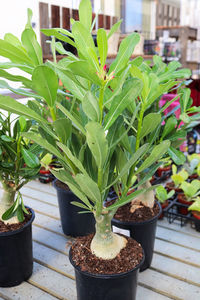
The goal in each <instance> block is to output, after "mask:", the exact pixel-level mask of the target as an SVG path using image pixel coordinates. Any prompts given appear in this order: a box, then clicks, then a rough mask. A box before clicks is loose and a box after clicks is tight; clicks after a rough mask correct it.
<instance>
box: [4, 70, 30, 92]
mask: <svg viewBox="0 0 200 300" xmlns="http://www.w3.org/2000/svg"><path fill="white" fill-rule="evenodd" d="M0 77H3V78H5V79H8V80H10V81H16V82H22V83H23V85H25V86H26V87H28V88H32V82H31V80H29V79H27V78H26V77H24V76H18V75H12V74H10V73H8V72H6V71H4V70H1V69H0Z"/></svg>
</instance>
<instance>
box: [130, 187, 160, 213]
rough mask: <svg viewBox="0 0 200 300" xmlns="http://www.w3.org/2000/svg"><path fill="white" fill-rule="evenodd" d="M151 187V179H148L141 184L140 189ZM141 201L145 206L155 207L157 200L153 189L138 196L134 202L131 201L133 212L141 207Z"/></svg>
mask: <svg viewBox="0 0 200 300" xmlns="http://www.w3.org/2000/svg"><path fill="white" fill-rule="evenodd" d="M150 187H151V183H150V181H146V182H145V183H143V184H141V185H140V186H139V188H138V189H139V190H141V189H148V188H150ZM141 202H142V204H143V205H144V206H147V207H149V208H153V206H154V202H155V196H154V192H153V190H151V191H149V192H146V193H143V194H141V195H140V196H138V197H137V198H135V199H134V200H133V201H132V202H131V209H130V211H131V212H132V213H133V212H134V211H135V210H136V209H137V208H140V207H141V205H140V204H141Z"/></svg>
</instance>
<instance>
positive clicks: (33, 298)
mask: <svg viewBox="0 0 200 300" xmlns="http://www.w3.org/2000/svg"><path fill="white" fill-rule="evenodd" d="M0 295H1V297H2V298H0V300H1V299H4V300H5V299H9V300H10V299H11V300H14V299H16V300H38V299H41V300H55V299H57V298H55V297H53V296H51V295H49V294H48V293H46V292H44V291H42V290H41V289H39V288H37V287H35V286H33V285H31V284H29V283H28V282H23V283H22V284H20V285H19V286H16V287H10V288H0Z"/></svg>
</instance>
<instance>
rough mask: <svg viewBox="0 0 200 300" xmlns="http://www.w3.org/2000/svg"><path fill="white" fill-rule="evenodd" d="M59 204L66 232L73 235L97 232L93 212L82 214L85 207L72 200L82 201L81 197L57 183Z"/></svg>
mask: <svg viewBox="0 0 200 300" xmlns="http://www.w3.org/2000/svg"><path fill="white" fill-rule="evenodd" d="M56 182H57V180H55V181H54V182H53V186H54V187H55V189H56V191H57V198H58V206H59V211H60V218H61V225H62V230H63V232H64V234H66V235H70V236H73V237H77V236H84V235H87V234H90V233H93V232H95V219H94V216H93V214H92V213H85V214H80V213H79V212H80V211H83V210H84V209H82V208H80V207H77V206H75V205H73V204H71V202H72V201H76V202H80V203H82V202H81V201H80V199H79V198H77V197H76V195H74V193H72V192H71V191H70V190H69V191H67V190H64V189H62V188H60V187H59V186H57V185H56Z"/></svg>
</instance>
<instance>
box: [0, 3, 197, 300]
mask: <svg viewBox="0 0 200 300" xmlns="http://www.w3.org/2000/svg"><path fill="white" fill-rule="evenodd" d="M30 20H31V12H30V10H29V21H28V24H27V26H26V30H25V33H24V32H23V34H22V43H21V42H20V41H19V40H16V38H15V37H14V36H13V35H6V37H5V38H4V39H3V40H0V55H2V56H3V57H7V58H8V59H9V60H10V62H9V63H5V64H4V65H1V68H2V69H1V77H4V78H8V77H9V78H10V80H18V81H19V82H21V83H22V84H23V87H22V88H20V89H17V90H13V88H12V87H9V88H10V89H12V90H13V91H15V92H16V93H19V94H23V95H27V96H30V97H32V98H34V99H35V100H29V101H28V104H27V105H24V104H21V103H20V102H16V101H15V100H14V99H12V98H10V97H5V96H1V97H0V108H2V109H5V110H8V111H10V112H13V113H16V114H18V115H22V116H24V117H25V118H27V119H29V120H35V121H36V122H37V124H38V131H37V133H36V132H34V131H32V132H28V133H25V132H23V133H22V137H23V138H27V139H29V140H31V141H34V142H35V143H37V144H38V145H40V146H41V147H43V148H45V150H47V151H48V152H49V153H52V154H53V155H55V156H56V157H57V159H58V161H59V163H60V164H61V166H62V168H59V169H53V170H51V172H52V173H53V174H54V175H55V177H56V178H57V179H58V180H60V181H61V182H63V183H65V184H67V186H68V187H69V189H70V190H71V191H72V192H73V193H74V194H75V195H76V196H77V197H78V198H79V199H80V200H81V202H78V201H76V200H75V201H72V202H71V203H72V204H74V205H75V206H77V207H78V208H79V207H80V208H82V209H83V210H84V211H82V212H81V213H86V214H93V215H94V218H95V221H96V232H95V233H94V234H91V235H89V236H83V237H80V238H79V239H77V240H76V242H75V243H74V245H73V246H72V248H71V250H70V255H69V258H70V261H71V263H72V265H73V266H74V268H75V274H76V279H77V298H78V299H79V300H86V299H87V300H91V299H96V300H100V299H101V300H102V299H108V300H111V299H116V300H119V299H120V300H121V299H124V300H134V299H135V294H136V286H137V274H138V271H139V269H140V268H141V267H142V264H143V262H144V252H143V250H142V247H141V245H140V244H139V243H138V242H136V241H135V240H133V239H132V238H130V237H127V236H124V235H121V234H117V233H114V232H113V231H112V227H111V221H112V219H113V217H114V216H115V215H116V213H118V212H117V210H118V209H120V208H122V207H123V206H124V205H127V204H128V203H130V202H131V201H132V203H131V205H130V206H131V207H130V208H131V214H134V211H137V210H138V209H139V208H140V206H143V207H144V209H145V210H147V211H148V212H149V211H150V212H152V210H153V211H154V214H153V217H152V215H151V216H150V221H149V220H144V221H142V223H145V225H146V227H145V228H146V230H148V226H149V223H151V222H154V221H155V220H157V218H158V216H159V213H160V205H159V204H157V203H155V199H154V194H153V192H152V191H153V189H154V188H155V186H154V187H152V186H151V185H150V184H149V180H150V178H151V176H152V175H153V173H154V172H155V171H156V169H157V168H158V167H159V166H160V164H161V163H160V162H159V159H161V158H162V157H163V156H164V155H166V153H168V154H167V155H170V157H172V159H173V160H174V161H176V163H178V164H180V163H181V162H182V161H183V160H184V157H183V154H182V153H181V152H180V151H179V150H177V149H176V148H177V147H178V145H179V144H180V141H179V138H180V139H182V138H184V137H185V135H186V133H187V130H186V129H187V126H188V124H189V123H190V122H191V121H192V120H195V118H197V116H196V115H193V116H189V115H188V114H189V113H190V112H191V111H192V112H198V109H197V108H195V107H194V108H192V110H191V108H190V106H191V101H190V93H189V90H188V89H184V88H183V86H181V82H177V80H176V79H177V78H184V77H187V76H189V75H190V72H189V71H188V70H185V69H183V70H177V68H179V67H180V64H178V63H177V62H175V63H171V64H169V66H167V65H165V64H163V63H162V61H161V60H160V58H159V57H157V56H156V57H154V64H153V66H152V67H150V66H149V64H148V63H146V62H145V61H143V59H142V58H141V57H139V58H136V59H135V60H133V61H131V60H130V57H131V54H132V53H133V50H134V47H135V45H136V44H137V43H138V42H139V34H138V33H132V34H130V35H129V36H128V37H127V38H125V39H124V40H123V41H122V43H121V45H120V48H119V51H118V54H117V57H116V59H115V60H114V61H113V62H112V64H111V65H110V66H109V68H108V69H107V68H106V67H105V64H106V60H107V51H108V39H109V38H110V37H111V36H112V34H114V32H115V31H117V30H118V28H119V26H120V24H121V21H120V22H118V23H117V24H115V25H114V26H113V27H112V28H111V30H110V32H109V33H106V31H105V30H104V29H103V28H100V29H98V31H97V47H96V46H95V44H94V41H93V38H92V34H91V32H92V29H93V26H94V22H93V23H92V6H91V3H90V1H89V0H82V1H81V2H80V7H79V21H75V20H71V23H72V31H71V32H69V31H67V30H64V29H61V28H53V29H43V30H42V32H43V33H44V34H46V35H48V36H53V38H52V42H51V49H52V53H53V57H54V61H53V62H50V61H47V62H46V63H42V60H43V59H42V52H41V48H40V46H39V44H38V43H37V41H36V36H35V33H34V31H33V30H32V28H31V26H30V22H31V21H30ZM55 38H58V39H60V40H63V41H65V42H67V43H69V44H71V45H72V46H74V47H75V48H76V49H77V53H78V55H77V56H75V55H73V54H72V53H70V52H67V51H65V50H64V49H63V48H62V45H61V44H60V43H59V42H58V43H57V42H55ZM7 49H9V51H7ZM56 51H57V52H59V51H60V52H62V54H66V57H65V58H63V59H61V60H60V61H59V62H58V63H57V61H56ZM14 66H15V67H18V68H19V69H21V70H23V71H25V72H27V73H28V75H31V78H30V76H27V77H23V76H16V75H11V74H10V73H9V72H7V71H5V70H4V69H3V68H5V69H6V68H7V69H9V68H12V67H14ZM12 76H13V77H12ZM28 78H29V79H28ZM59 80H61V82H62V83H63V85H64V86H65V87H66V89H67V90H68V91H69V92H65V91H63V90H60V88H59V84H58V82H59ZM5 85H6V83H5V81H1V86H5ZM175 85H180V88H179V97H180V103H181V112H182V116H181V118H182V119H183V120H184V123H185V124H184V125H183V126H182V127H179V125H180V124H179V121H176V122H175V119H174V118H173V116H171V115H167V116H164V113H163V112H164V110H165V109H166V108H167V105H168V104H167V105H165V107H162V108H159V107H158V105H157V103H158V98H159V97H160V96H161V95H162V94H163V93H166V92H168V91H169V90H170V89H172V88H173V87H174V86H175ZM25 88H31V90H32V91H33V92H27V90H26V89H25ZM66 97H67V98H66ZM44 107H45V108H46V110H47V111H48V113H50V115H51V120H50V119H49V118H48V119H47V118H45V117H44V116H43V113H42V111H43V109H44ZM111 188H113V189H114V191H115V193H116V195H117V198H116V199H115V200H114V201H113V202H111V203H107V201H106V200H107V196H108V193H109V191H110V189H111ZM130 189H131V191H132V193H128V192H129V190H130ZM142 209H143V208H142ZM113 220H114V219H113ZM135 223H138V224H139V223H140V222H135ZM154 224H155V222H154ZM79 226H80V225H79ZM154 228H155V225H154ZM154 231H155V230H154ZM140 234H141V235H144V231H143V232H142V231H141V232H140ZM153 234H154V232H153ZM153 234H152V235H153ZM150 247H151V248H152V244H151V246H150ZM150 252H152V249H150ZM147 254H148V253H147Z"/></svg>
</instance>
